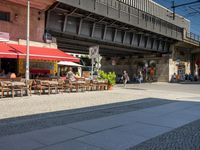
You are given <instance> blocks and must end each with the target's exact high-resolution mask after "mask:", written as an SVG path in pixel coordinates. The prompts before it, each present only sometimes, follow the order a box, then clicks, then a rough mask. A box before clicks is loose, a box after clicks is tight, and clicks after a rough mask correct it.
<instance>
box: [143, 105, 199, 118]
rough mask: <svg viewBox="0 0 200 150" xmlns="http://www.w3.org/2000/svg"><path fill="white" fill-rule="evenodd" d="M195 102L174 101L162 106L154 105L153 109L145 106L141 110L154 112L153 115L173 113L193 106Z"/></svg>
mask: <svg viewBox="0 0 200 150" xmlns="http://www.w3.org/2000/svg"><path fill="white" fill-rule="evenodd" d="M195 105H196V103H195V102H175V103H170V104H166V105H162V106H157V107H154V108H153V109H151V108H147V109H143V110H141V111H143V112H148V113H152V114H153V113H154V114H155V115H157V116H159V115H166V114H169V113H174V112H175V111H182V110H184V109H188V108H191V107H193V106H195Z"/></svg>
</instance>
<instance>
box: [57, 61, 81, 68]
mask: <svg viewBox="0 0 200 150" xmlns="http://www.w3.org/2000/svg"><path fill="white" fill-rule="evenodd" d="M58 65H63V66H72V67H82V65H80V64H77V63H74V62H70V61H60V62H59V63H58Z"/></svg>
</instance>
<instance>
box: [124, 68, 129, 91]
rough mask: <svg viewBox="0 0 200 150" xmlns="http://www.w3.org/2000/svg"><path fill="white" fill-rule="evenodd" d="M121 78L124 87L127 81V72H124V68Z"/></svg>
mask: <svg viewBox="0 0 200 150" xmlns="http://www.w3.org/2000/svg"><path fill="white" fill-rule="evenodd" d="M122 80H123V84H124V87H126V83H127V82H128V81H129V76H128V73H127V72H126V70H124V72H123V75H122Z"/></svg>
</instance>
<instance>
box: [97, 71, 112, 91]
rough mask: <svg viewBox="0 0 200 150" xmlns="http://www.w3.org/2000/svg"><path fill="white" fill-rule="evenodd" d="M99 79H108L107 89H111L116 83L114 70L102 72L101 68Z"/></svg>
mask: <svg viewBox="0 0 200 150" xmlns="http://www.w3.org/2000/svg"><path fill="white" fill-rule="evenodd" d="M99 77H100V78H99V79H100V80H101V79H104V80H107V81H108V89H109V90H111V89H112V87H113V85H115V83H116V74H115V72H108V73H106V72H104V71H102V70H100V71H99Z"/></svg>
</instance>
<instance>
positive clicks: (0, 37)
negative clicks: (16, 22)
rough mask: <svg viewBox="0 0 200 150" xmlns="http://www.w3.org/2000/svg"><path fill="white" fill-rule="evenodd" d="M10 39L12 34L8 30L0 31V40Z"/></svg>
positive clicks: (6, 40)
mask: <svg viewBox="0 0 200 150" xmlns="http://www.w3.org/2000/svg"><path fill="white" fill-rule="evenodd" d="M9 40H10V35H9V33H7V32H0V42H8V41H9Z"/></svg>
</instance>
